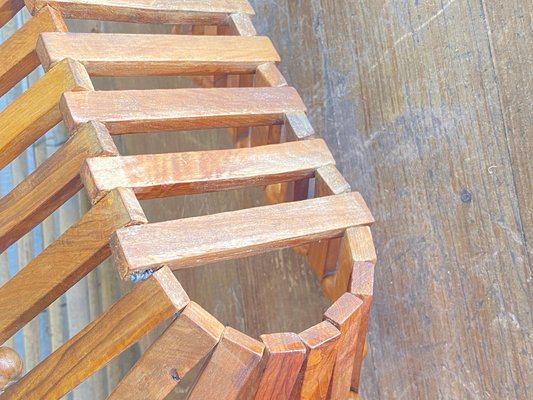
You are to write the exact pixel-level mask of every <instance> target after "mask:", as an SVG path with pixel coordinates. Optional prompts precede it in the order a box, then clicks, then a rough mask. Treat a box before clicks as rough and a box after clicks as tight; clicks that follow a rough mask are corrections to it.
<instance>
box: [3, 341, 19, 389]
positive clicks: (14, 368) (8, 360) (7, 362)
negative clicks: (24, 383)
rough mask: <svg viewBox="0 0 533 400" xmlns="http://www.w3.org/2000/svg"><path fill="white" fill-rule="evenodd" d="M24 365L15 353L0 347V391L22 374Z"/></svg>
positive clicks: (7, 348)
mask: <svg viewBox="0 0 533 400" xmlns="http://www.w3.org/2000/svg"><path fill="white" fill-rule="evenodd" d="M23 368H24V363H23V362H22V359H21V358H20V356H19V355H18V354H17V352H16V351H15V350H13V349H11V348H9V347H0V390H3V389H5V387H6V386H7V384H8V383H9V382H12V381H14V380H17V379H18V378H19V377H20V375H21V374H22V370H23Z"/></svg>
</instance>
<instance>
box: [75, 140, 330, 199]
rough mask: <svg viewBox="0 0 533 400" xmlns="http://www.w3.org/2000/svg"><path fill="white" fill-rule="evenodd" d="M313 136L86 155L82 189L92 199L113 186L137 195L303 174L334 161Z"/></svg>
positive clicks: (226, 187) (248, 183)
mask: <svg viewBox="0 0 533 400" xmlns="http://www.w3.org/2000/svg"><path fill="white" fill-rule="evenodd" d="M334 162H335V161H334V159H333V157H332V155H331V154H330V152H329V150H328V148H327V145H326V143H325V142H324V141H323V140H321V139H319V140H313V141H302V142H293V143H285V144H278V145H272V146H262V147H258V148H244V149H231V150H216V151H203V152H202V151H197V152H189V153H174V154H150V155H138V156H127V157H113V158H112V159H108V158H106V157H98V158H90V159H88V160H87V162H86V163H85V165H84V167H83V169H82V177H83V180H84V184H85V188H86V189H87V192H88V193H89V196H90V197H91V198H92V199H95V200H98V199H100V198H101V197H102V196H104V195H105V194H106V193H107V192H109V191H110V190H112V189H114V188H117V187H127V188H131V189H133V191H134V192H135V193H136V194H137V197H138V198H140V199H147V198H156V197H165V196H176V195H183V194H195V193H206V192H213V191H219V190H229V189H238V188H242V187H247V186H262V185H266V184H269V183H273V182H284V181H292V180H296V179H302V178H309V177H311V176H313V175H314V171H315V170H316V169H317V168H319V167H321V166H323V165H327V164H330V163H334Z"/></svg>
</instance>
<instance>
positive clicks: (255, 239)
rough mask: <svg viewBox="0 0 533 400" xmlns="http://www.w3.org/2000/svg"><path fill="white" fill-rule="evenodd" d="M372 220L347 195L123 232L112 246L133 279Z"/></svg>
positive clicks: (361, 205)
mask: <svg viewBox="0 0 533 400" xmlns="http://www.w3.org/2000/svg"><path fill="white" fill-rule="evenodd" d="M373 221H374V220H373V218H372V215H371V214H370V212H369V211H368V209H367V207H366V204H365V203H364V200H363V199H362V197H361V196H360V195H359V193H348V194H344V195H338V196H329V197H322V198H318V199H311V200H306V201H301V202H297V203H285V204H277V205H271V206H264V207H256V208H252V209H246V210H239V211H233V212H226V213H220V214H214V215H208V216H202V217H194V218H186V219H182V220H177V221H168V222H160V223H154V224H147V225H142V226H137V227H130V228H126V229H120V230H118V231H117V234H116V236H115V238H114V240H113V247H114V255H115V258H116V261H117V264H118V265H119V268H120V270H121V274H122V276H128V275H130V274H131V273H132V272H134V271H146V270H151V269H157V268H159V267H160V266H161V265H169V266H171V267H172V268H174V269H179V268H186V267H192V266H194V265H196V264H200V263H203V264H205V263H209V262H215V261H222V260H227V259H232V258H237V257H242V256H249V255H253V254H258V253H261V252H265V251H270V250H274V249H277V248H283V247H292V246H297V245H300V244H304V243H308V242H311V241H314V240H319V239H321V238H332V237H336V236H340V235H342V234H343V233H344V231H345V230H346V229H347V228H350V227H352V226H358V225H368V224H371V223H373ZM154 247H155V248H157V251H153V250H152V249H153V248H154Z"/></svg>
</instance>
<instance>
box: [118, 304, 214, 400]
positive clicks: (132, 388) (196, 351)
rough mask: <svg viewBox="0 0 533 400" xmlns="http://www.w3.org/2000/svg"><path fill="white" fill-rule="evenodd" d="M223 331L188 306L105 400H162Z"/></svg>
mask: <svg viewBox="0 0 533 400" xmlns="http://www.w3.org/2000/svg"><path fill="white" fill-rule="evenodd" d="M223 331H224V325H222V324H221V323H220V322H218V321H217V320H216V319H215V318H214V317H213V316H211V315H210V314H209V313H208V312H207V311H205V310H204V309H202V308H201V307H200V306H199V305H198V304H196V303H194V302H190V303H189V304H188V305H187V307H185V309H184V310H183V312H182V313H181V314H180V315H179V316H178V318H177V319H176V320H175V321H174V322H172V324H171V325H170V326H169V327H168V328H167V329H166V330H165V332H164V333H163V334H162V335H161V336H160V337H159V338H158V339H157V340H156V341H155V342H154V344H153V345H152V346H150V348H149V349H148V350H147V351H146V352H145V353H144V354H143V355H142V357H141V358H140V359H139V361H137V363H136V364H135V365H134V366H133V368H132V369H131V370H130V371H129V372H128V374H127V375H126V376H125V377H124V378H123V379H122V381H121V382H120V383H119V385H118V386H117V388H116V389H115V390H114V391H113V393H112V394H111V395H110V396H109V397H108V400H112V399H116V400H120V399H125V398H128V399H132V400H135V399H138V400H142V399H147V398H149V399H154V400H155V399H164V398H165V396H167V395H168V394H169V393H170V392H171V390H172V389H173V388H174V387H175V386H176V385H177V384H178V383H179V382H180V381H181V380H182V379H183V378H184V377H185V375H186V374H187V373H188V372H189V371H190V370H191V369H193V368H194V367H195V366H196V365H197V364H198V363H199V362H200V361H202V359H204V358H205V357H207V356H208V355H209V354H210V353H211V352H212V351H213V349H214V348H215V346H216V345H217V343H218V342H219V340H220V337H221V336H222V332H223ZM140 388H142V390H139V389H140Z"/></svg>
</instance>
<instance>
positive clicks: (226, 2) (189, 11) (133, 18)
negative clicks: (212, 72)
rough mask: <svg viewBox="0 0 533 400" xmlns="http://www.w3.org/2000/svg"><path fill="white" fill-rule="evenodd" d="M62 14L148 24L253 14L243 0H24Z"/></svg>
mask: <svg viewBox="0 0 533 400" xmlns="http://www.w3.org/2000/svg"><path fill="white" fill-rule="evenodd" d="M47 4H49V5H51V6H52V7H54V8H55V9H57V10H59V11H61V13H62V14H63V15H64V17H65V18H75V19H98V20H104V21H119V22H138V23H150V24H206V25H223V24H227V19H228V16H229V15H230V14H233V13H244V14H250V15H252V14H254V11H253V9H252V7H251V6H250V4H249V3H248V1H247V0H217V1H203V0H179V1H176V0H106V1H105V3H104V2H102V1H101V0H26V5H27V6H28V9H29V10H30V12H31V13H32V14H33V13H35V12H36V11H37V10H39V9H40V8H42V7H44V6H45V5H47Z"/></svg>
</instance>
